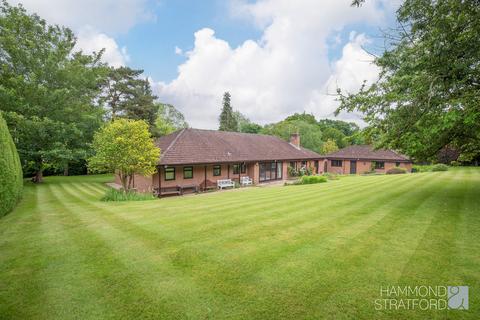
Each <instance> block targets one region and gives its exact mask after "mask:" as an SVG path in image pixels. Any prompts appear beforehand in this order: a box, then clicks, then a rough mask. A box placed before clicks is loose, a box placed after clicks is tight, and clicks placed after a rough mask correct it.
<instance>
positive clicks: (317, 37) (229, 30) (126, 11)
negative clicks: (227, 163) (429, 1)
mask: <svg viewBox="0 0 480 320" xmlns="http://www.w3.org/2000/svg"><path fill="white" fill-rule="evenodd" d="M10 3H12V4H18V3H22V5H23V6H24V7H25V8H26V9H27V11H29V12H35V13H37V14H38V15H40V16H41V17H42V18H44V19H46V20H47V22H49V23H52V24H61V25H64V26H67V27H70V28H71V29H72V30H73V31H74V32H75V34H76V35H77V49H78V50H83V51H84V52H92V51H99V50H100V49H102V48H105V54H104V57H103V59H104V61H105V62H108V63H109V64H111V65H113V66H122V65H123V66H129V67H131V68H136V69H142V70H144V75H145V77H148V79H149V80H150V82H151V84H152V88H153V91H154V93H155V94H156V95H157V96H158V99H159V101H161V102H164V103H170V104H173V105H174V106H175V107H176V108H177V109H179V110H180V111H181V112H182V113H183V114H184V115H185V117H186V119H187V121H188V122H189V124H190V126H192V127H195V128H206V129H215V128H217V127H218V115H219V114H220V110H221V102H222V96H223V93H224V92H225V91H229V92H230V93H231V95H232V106H233V108H234V109H235V110H238V111H240V112H241V113H243V114H244V115H246V116H247V117H248V118H249V119H250V120H252V121H254V122H257V123H260V124H267V123H272V122H277V121H280V120H282V119H284V118H285V117H286V116H288V115H290V114H293V113H295V112H307V113H312V114H314V115H315V116H316V117H317V118H331V119H334V118H335V117H334V111H335V109H336V108H337V107H338V102H337V101H336V98H335V95H334V94H335V93H336V89H337V88H341V89H342V90H344V91H345V92H352V93H354V92H356V91H358V89H359V88H360V86H361V84H362V83H363V81H367V83H372V82H374V81H375V80H376V79H377V78H378V71H379V70H378V68H377V67H376V66H375V65H374V64H372V60H373V57H372V55H371V53H372V52H373V53H380V52H381V50H382V44H383V42H382V40H381V39H380V34H381V32H380V30H382V29H385V28H388V27H389V26H392V25H394V23H395V10H396V9H397V8H398V5H399V1H398V0H394V1H389V0H367V1H366V3H365V4H364V5H363V6H362V7H360V8H357V7H351V6H350V3H351V0H322V1H318V0H297V1H289V0H258V1H247V0H224V1H220V0H210V1H208V0H203V1H186V0H177V1H173V0H172V1H170V0H82V1H79V0H10ZM364 48H365V49H367V51H368V52H369V53H367V51H365V50H364ZM337 119H341V120H346V121H354V122H357V123H359V124H362V121H361V115H359V114H355V113H341V114H340V115H339V116H338V117H337Z"/></svg>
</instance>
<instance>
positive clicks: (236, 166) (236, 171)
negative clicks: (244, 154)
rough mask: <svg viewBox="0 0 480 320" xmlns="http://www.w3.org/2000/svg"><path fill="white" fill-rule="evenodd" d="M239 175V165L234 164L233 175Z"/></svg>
mask: <svg viewBox="0 0 480 320" xmlns="http://www.w3.org/2000/svg"><path fill="white" fill-rule="evenodd" d="M239 173H240V165H238V164H234V165H233V174H239Z"/></svg>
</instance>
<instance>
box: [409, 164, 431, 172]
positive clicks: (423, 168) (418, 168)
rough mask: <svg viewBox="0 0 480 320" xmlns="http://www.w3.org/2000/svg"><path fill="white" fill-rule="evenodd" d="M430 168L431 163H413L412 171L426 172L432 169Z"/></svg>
mask: <svg viewBox="0 0 480 320" xmlns="http://www.w3.org/2000/svg"><path fill="white" fill-rule="evenodd" d="M432 168H433V166H432V165H419V164H415V165H413V167H412V172H427V171H432Z"/></svg>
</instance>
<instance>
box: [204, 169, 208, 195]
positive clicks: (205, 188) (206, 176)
mask: <svg viewBox="0 0 480 320" xmlns="http://www.w3.org/2000/svg"><path fill="white" fill-rule="evenodd" d="M206 190H207V166H205V189H204V191H206Z"/></svg>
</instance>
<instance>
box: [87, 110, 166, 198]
mask: <svg viewBox="0 0 480 320" xmlns="http://www.w3.org/2000/svg"><path fill="white" fill-rule="evenodd" d="M148 129H149V127H148V124H147V123H146V122H145V121H143V120H130V119H117V120H114V121H113V122H110V123H108V124H107V125H106V126H104V127H103V128H102V129H101V130H99V131H98V132H97V133H96V134H95V137H94V140H93V149H94V150H95V155H94V156H93V157H91V158H90V159H89V160H88V166H89V169H90V170H91V171H105V170H106V171H110V172H115V173H116V174H118V176H119V178H120V181H121V182H122V187H123V190H125V191H128V190H130V189H131V186H132V181H133V177H134V175H135V174H141V175H144V176H150V175H152V174H153V173H154V172H155V167H156V164H157V162H158V160H159V157H160V149H159V148H157V147H156V146H155V144H154V143H153V140H152V138H151V136H150V132H149V130H148Z"/></svg>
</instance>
